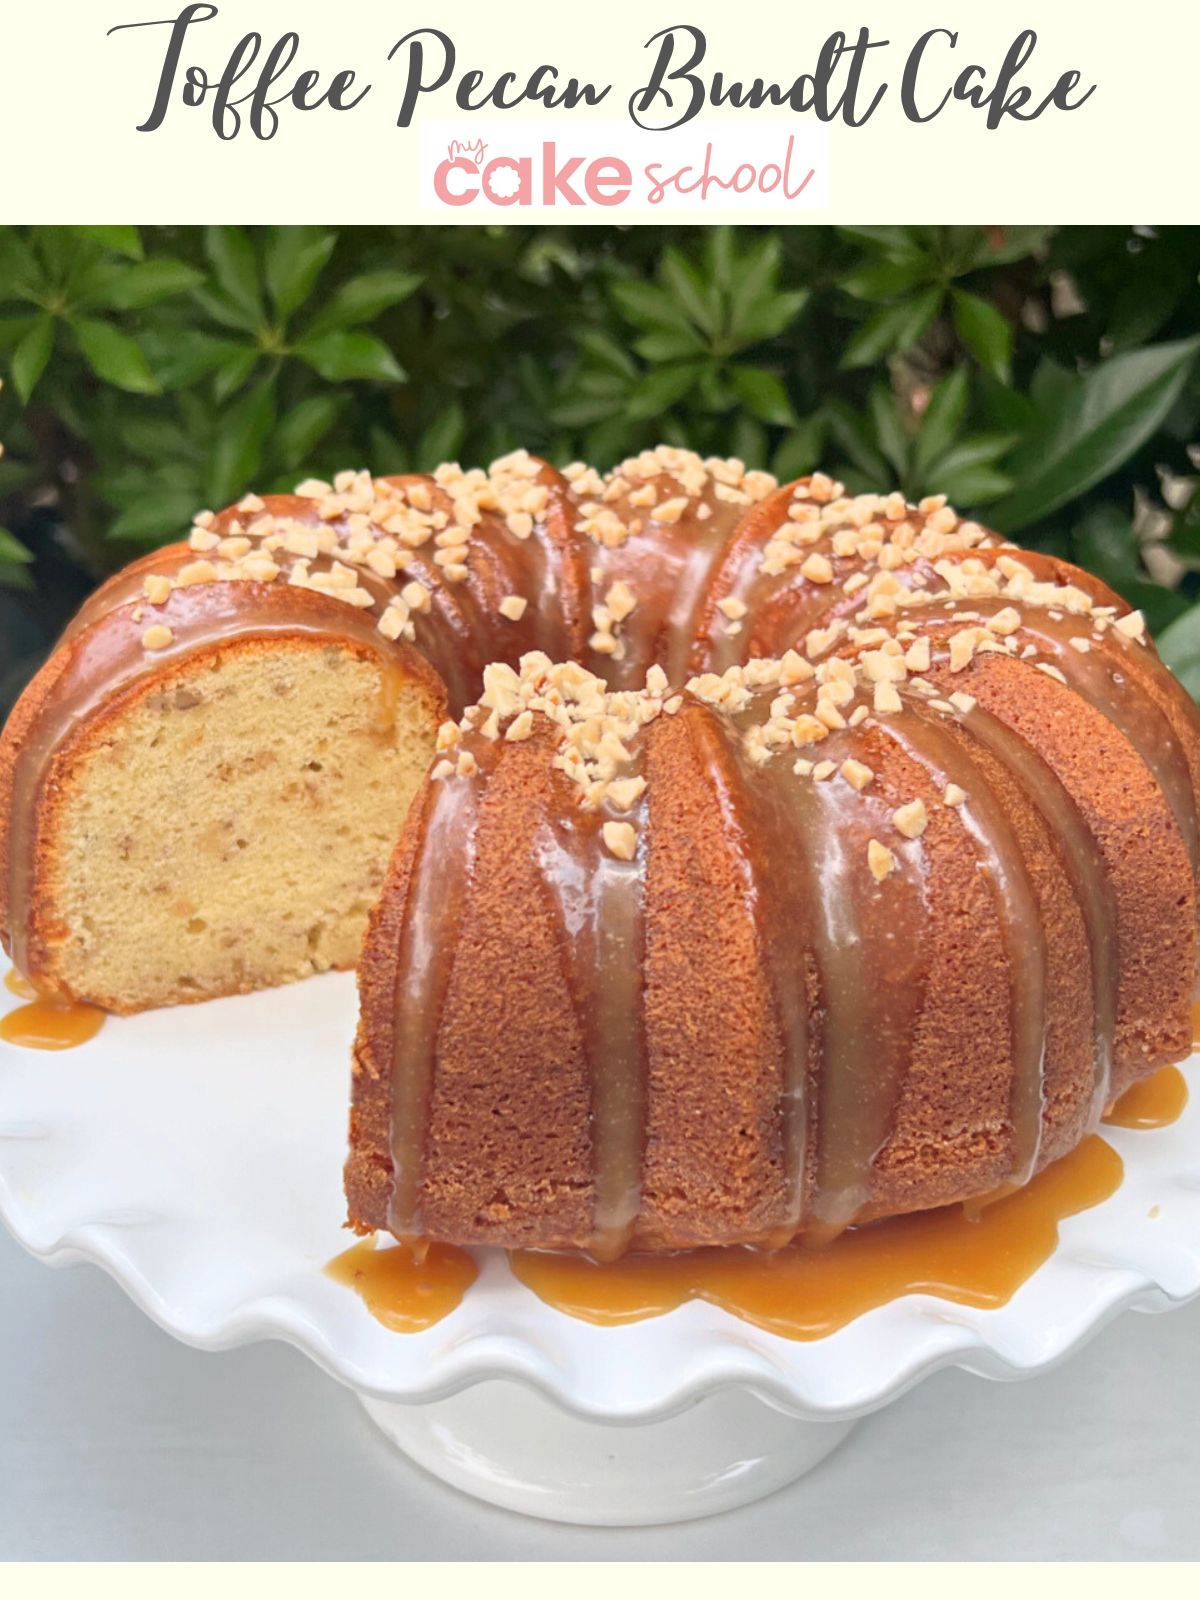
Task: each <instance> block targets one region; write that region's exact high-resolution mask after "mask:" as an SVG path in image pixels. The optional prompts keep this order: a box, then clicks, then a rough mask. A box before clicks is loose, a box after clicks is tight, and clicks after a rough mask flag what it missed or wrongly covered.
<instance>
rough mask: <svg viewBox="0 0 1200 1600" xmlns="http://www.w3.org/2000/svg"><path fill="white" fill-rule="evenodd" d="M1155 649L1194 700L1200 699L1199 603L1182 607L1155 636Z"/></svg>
mask: <svg viewBox="0 0 1200 1600" xmlns="http://www.w3.org/2000/svg"><path fill="white" fill-rule="evenodd" d="M1158 653H1159V655H1161V656H1162V658H1163V660H1164V661H1165V662H1166V663H1167V665H1168V666H1169V667H1170V669H1171V671H1172V672H1173V673H1174V674H1175V676H1176V677H1177V678H1178V679H1179V681H1180V683H1182V684H1183V686H1184V688H1185V689H1186V690H1187V692H1188V693H1189V694H1190V695H1191V697H1192V699H1193V700H1200V606H1193V607H1192V608H1191V610H1190V611H1185V612H1184V613H1183V615H1182V616H1181V617H1178V618H1177V619H1176V620H1175V621H1174V622H1172V623H1171V625H1170V626H1169V627H1168V628H1166V629H1165V630H1164V631H1163V632H1162V633H1160V634H1159V636H1158Z"/></svg>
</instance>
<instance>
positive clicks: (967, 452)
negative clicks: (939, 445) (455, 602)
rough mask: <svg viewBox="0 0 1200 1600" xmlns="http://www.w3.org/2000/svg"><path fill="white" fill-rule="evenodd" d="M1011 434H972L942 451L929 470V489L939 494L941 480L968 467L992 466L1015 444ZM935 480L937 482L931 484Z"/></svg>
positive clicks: (1014, 436)
mask: <svg viewBox="0 0 1200 1600" xmlns="http://www.w3.org/2000/svg"><path fill="white" fill-rule="evenodd" d="M1016 442H1017V440H1016V435H1015V434H1011V433H974V434H971V435H970V437H969V438H966V439H960V440H959V442H958V443H957V444H953V445H951V446H950V448H949V449H948V450H946V451H944V452H943V453H942V454H941V455H940V456H938V457H937V459H936V460H935V461H934V462H933V463H932V465H931V466H930V468H929V477H930V480H931V488H932V489H933V491H934V492H935V493H940V492H941V480H942V479H943V478H947V477H949V476H951V475H952V474H954V473H958V472H962V471H964V470H965V469H966V468H968V467H983V466H992V465H993V464H994V463H995V462H997V461H999V460H1000V459H1001V458H1002V457H1003V456H1006V455H1007V454H1008V452H1009V451H1010V450H1011V449H1012V447H1013V445H1014V444H1016ZM934 479H936V480H937V482H933V480H934Z"/></svg>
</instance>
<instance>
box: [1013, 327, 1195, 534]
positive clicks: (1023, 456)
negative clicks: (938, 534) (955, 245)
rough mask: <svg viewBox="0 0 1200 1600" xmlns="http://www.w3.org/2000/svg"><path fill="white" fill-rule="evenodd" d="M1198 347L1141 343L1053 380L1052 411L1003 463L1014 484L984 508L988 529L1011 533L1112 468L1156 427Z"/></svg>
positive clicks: (1190, 341) (1185, 341)
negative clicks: (1069, 379) (1055, 406)
mask: <svg viewBox="0 0 1200 1600" xmlns="http://www.w3.org/2000/svg"><path fill="white" fill-rule="evenodd" d="M1198 349H1200V338H1195V339H1183V340H1179V341H1178V342H1176V343H1174V344H1161V345H1147V346H1146V348H1145V349H1142V350H1131V351H1128V352H1127V353H1124V354H1122V355H1116V356H1111V357H1110V358H1109V359H1108V360H1107V361H1104V362H1102V363H1101V364H1100V365H1099V366H1097V367H1094V368H1093V369H1092V370H1091V371H1090V372H1088V373H1085V374H1084V376H1083V377H1082V378H1079V379H1076V380H1075V381H1074V383H1073V384H1072V385H1071V386H1070V388H1069V390H1068V389H1066V388H1065V387H1064V386H1062V385H1060V384H1056V386H1055V394H1056V397H1058V403H1059V410H1058V414H1057V416H1045V415H1043V417H1042V423H1043V426H1042V427H1041V428H1040V429H1036V430H1035V431H1034V433H1033V435H1032V437H1031V439H1030V440H1029V442H1028V444H1027V445H1026V446H1024V447H1022V449H1021V450H1019V451H1018V452H1017V453H1016V454H1015V455H1014V456H1013V457H1012V458H1011V460H1010V461H1009V462H1008V470H1009V471H1010V473H1011V474H1012V476H1013V478H1014V479H1015V481H1016V482H1017V483H1018V484H1019V485H1020V488H1018V489H1017V490H1016V491H1015V493H1013V494H1012V495H1011V496H1010V497H1009V498H1008V499H1006V500H1003V501H1001V503H1000V504H999V505H998V506H994V507H993V508H992V511H991V514H990V519H991V522H992V525H993V527H995V528H996V530H997V531H998V532H1000V533H1015V532H1016V531H1017V530H1018V529H1019V528H1024V527H1027V526H1028V525H1029V524H1030V523H1031V522H1036V521H1038V520H1039V519H1040V518H1042V517H1046V516H1049V514H1050V513H1051V512H1052V511H1056V510H1057V509H1058V507H1059V506H1061V505H1065V504H1066V502H1067V501H1068V500H1073V499H1075V498H1076V497H1077V496H1078V495H1081V494H1083V493H1084V491H1085V490H1087V489H1090V488H1091V487H1092V485H1093V484H1096V483H1099V482H1100V481H1101V480H1102V479H1103V478H1106V477H1108V476H1109V475H1110V474H1111V473H1113V472H1115V471H1116V470H1117V468H1118V467H1120V466H1121V465H1122V463H1123V462H1125V461H1127V460H1128V459H1129V457H1130V456H1131V455H1132V454H1133V453H1134V451H1135V450H1137V449H1139V448H1140V447H1141V445H1143V444H1144V443H1145V442H1146V440H1147V439H1149V438H1150V437H1151V436H1152V435H1153V434H1154V432H1155V431H1156V430H1157V429H1158V428H1159V427H1161V426H1162V424H1163V422H1164V421H1165V420H1166V417H1167V414H1168V413H1169V412H1170V410H1171V408H1172V406H1173V405H1174V404H1175V401H1176V400H1177V399H1178V397H1179V395H1180V393H1181V391H1182V389H1183V386H1184V383H1185V382H1186V381H1187V377H1188V374H1189V372H1190V371H1191V369H1192V365H1193V363H1194V360H1195V356H1196V352H1197V350H1198ZM1042 392H1043V394H1045V393H1046V389H1045V387H1043V391H1042Z"/></svg>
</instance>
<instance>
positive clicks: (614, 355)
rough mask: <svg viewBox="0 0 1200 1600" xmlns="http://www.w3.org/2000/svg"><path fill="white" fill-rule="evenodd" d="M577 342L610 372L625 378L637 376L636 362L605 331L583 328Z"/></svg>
mask: <svg viewBox="0 0 1200 1600" xmlns="http://www.w3.org/2000/svg"><path fill="white" fill-rule="evenodd" d="M579 343H580V344H581V345H582V346H583V348H584V349H585V350H586V351H587V353H588V354H589V355H590V356H594V357H595V359H596V360H597V361H598V362H600V364H601V365H602V366H604V367H607V368H609V369H610V370H611V371H612V372H615V373H619V374H621V375H622V376H623V377H626V378H636V377H637V373H638V369H637V362H636V361H634V360H633V359H632V357H631V356H630V354H629V352H628V351H627V350H625V349H623V348H622V347H621V345H619V344H618V343H617V341H616V340H615V339H612V338H610V337H609V336H608V334H607V333H602V332H601V331H600V329H599V328H587V329H585V330H584V332H583V333H581V334H580V335H579Z"/></svg>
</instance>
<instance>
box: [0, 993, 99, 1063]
mask: <svg viewBox="0 0 1200 1600" xmlns="http://www.w3.org/2000/svg"><path fill="white" fill-rule="evenodd" d="M5 981H6V986H7V987H8V988H11V989H12V990H13V993H14V994H20V993H22V991H21V990H20V989H17V988H16V987H15V986H14V985H13V984H11V983H8V981H7V980H5ZM18 981H19V982H22V983H23V982H24V981H25V980H24V979H20V980H18ZM105 1015H106V1013H105V1012H103V1011H101V1009H100V1007H99V1006H89V1005H84V1004H82V1003H76V1004H73V1005H56V1004H55V1003H54V1001H52V1000H34V1001H33V1002H32V1003H31V1004H29V1005H27V1006H18V1007H17V1009H16V1010H15V1011H10V1012H8V1014H7V1015H6V1016H3V1017H0V1039H3V1040H5V1041H6V1042H7V1043H8V1044H19V1045H23V1046H24V1047H25V1049H27V1050H73V1049H74V1048H75V1046H76V1045H80V1044H86V1043H87V1042H88V1040H89V1039H94V1038H95V1037H96V1035H97V1034H98V1033H99V1032H100V1029H101V1028H102V1027H103V1026H104V1018H105Z"/></svg>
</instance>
